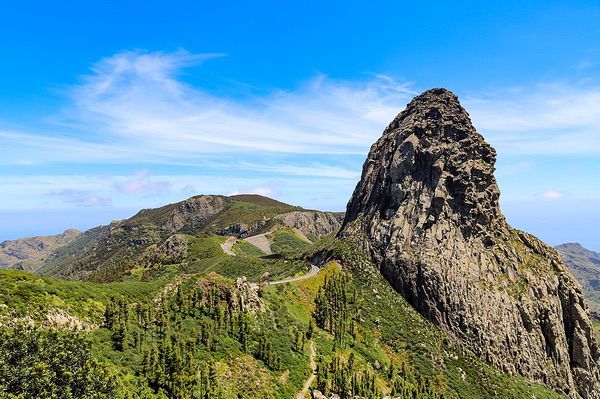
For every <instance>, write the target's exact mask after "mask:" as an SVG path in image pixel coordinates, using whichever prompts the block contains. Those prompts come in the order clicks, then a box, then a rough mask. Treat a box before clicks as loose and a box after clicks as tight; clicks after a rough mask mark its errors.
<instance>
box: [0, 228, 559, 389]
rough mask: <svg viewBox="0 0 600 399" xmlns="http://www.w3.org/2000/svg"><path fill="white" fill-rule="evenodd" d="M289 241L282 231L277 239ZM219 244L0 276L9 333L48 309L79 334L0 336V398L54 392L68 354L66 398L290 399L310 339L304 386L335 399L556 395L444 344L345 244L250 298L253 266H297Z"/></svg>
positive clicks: (333, 245) (330, 246) (285, 270)
mask: <svg viewBox="0 0 600 399" xmlns="http://www.w3.org/2000/svg"><path fill="white" fill-rule="evenodd" d="M288 233H289V232H285V234H282V236H284V237H287V238H289V236H287V235H288ZM287 238H286V239H287ZM223 240H224V238H223V237H214V236H209V237H203V238H198V237H189V244H188V248H187V250H188V251H187V258H186V259H185V260H184V261H183V262H181V263H179V264H173V265H150V266H146V267H142V268H139V269H136V271H135V272H134V273H130V274H129V278H130V281H124V282H119V283H109V284H97V283H89V282H86V283H80V282H66V281H60V280H54V279H48V278H41V277H38V276H35V275H31V274H28V273H23V272H16V271H11V272H0V303H3V304H5V306H1V305H0V323H2V324H5V323H7V322H9V323H10V324H11V325H13V322H12V321H11V320H13V319H15V318H17V319H18V320H22V321H23V322H25V321H27V317H26V316H29V315H32V316H33V320H35V321H36V322H37V325H38V326H40V325H42V324H43V323H46V324H47V321H48V318H47V316H48V314H51V313H52V311H53V310H55V309H59V310H61V311H64V312H66V313H67V314H69V315H73V316H76V317H77V318H78V319H79V320H80V321H81V323H82V325H83V326H84V327H87V328H89V329H90V331H89V332H80V333H74V332H69V331H67V330H65V329H64V327H65V326H63V329H61V330H56V329H53V328H48V327H44V328H43V329H39V327H38V328H36V329H30V330H27V331H29V332H27V333H23V330H22V329H20V328H21V327H18V324H17V325H16V326H14V327H4V328H3V329H2V331H3V332H2V334H3V335H2V336H1V337H0V338H3V339H2V342H0V346H1V347H0V349H3V351H2V354H0V358H2V359H3V360H1V361H0V367H5V369H10V370H12V371H11V372H12V373H13V374H7V375H9V377H5V379H4V380H2V379H0V391H3V390H4V391H6V392H10V393H11V395H13V396H8V397H9V398H16V397H36V396H35V394H32V392H34V391H32V390H31V389H37V390H38V391H35V392H39V390H40V389H45V390H46V391H47V392H50V394H49V395H51V393H52V392H56V390H57V389H59V388H58V387H60V384H61V383H62V382H59V381H62V378H63V377H61V374H60V373H61V371H60V365H61V364H62V362H63V360H64V355H63V354H64V353H68V354H70V355H68V356H69V358H70V359H71V358H72V359H71V361H73V362H75V363H77V364H75V365H70V364H69V363H67V365H66V366H65V367H70V368H69V369H70V370H72V374H71V375H70V376H69V378H70V379H67V380H66V381H69V382H68V385H67V386H68V388H67V391H65V392H68V390H69V389H71V388H69V387H70V386H73V387H76V386H78V384H81V381H88V380H89V379H90V378H92V376H96V377H95V378H96V379H95V380H93V381H92V382H90V386H92V387H95V388H94V391H95V392H94V393H93V394H94V395H96V396H85V394H82V395H81V396H78V397H82V398H87V397H90V398H98V399H104V398H118V399H125V398H127V399H141V398H147V399H165V398H176V399H193V398H227V399H230V398H232V399H233V398H240V397H243V398H292V397H295V395H296V393H297V392H299V391H300V390H301V387H302V386H303V384H304V382H305V381H306V379H307V378H308V377H309V376H310V375H311V369H310V361H309V356H310V346H311V344H314V346H315V347H316V353H317V357H316V363H317V376H316V380H315V382H314V385H313V387H314V388H317V389H319V390H321V391H322V392H323V393H324V394H326V395H329V394H331V393H336V394H338V395H340V397H341V398H344V399H346V398H354V397H355V396H360V397H363V398H381V397H383V396H386V395H389V396H391V397H401V398H417V397H418V398H426V399H427V398H435V399H440V398H482V397H486V398H488V397H489V398H493V397H496V398H531V397H536V398H559V397H561V396H560V395H558V394H556V393H554V392H552V391H550V390H548V389H546V388H543V387H541V386H538V385H532V384H528V383H527V382H526V381H524V380H523V379H520V378H515V377H510V376H507V375H505V374H503V373H500V372H498V371H497V370H495V369H493V368H492V367H490V366H488V365H487V364H486V363H484V362H483V361H481V360H479V359H477V358H475V357H474V356H473V355H471V354H469V353H467V352H464V351H462V350H460V348H459V347H457V346H455V345H453V343H452V340H451V339H450V338H449V337H448V336H446V335H445V334H444V333H443V332H441V331H440V330H439V329H437V328H436V327H435V326H433V325H432V324H431V323H429V322H427V321H426V320H425V319H423V318H422V317H421V316H420V315H419V314H418V313H417V312H416V311H414V310H413V308H412V307H410V306H409V305H408V303H406V301H405V300H404V299H403V298H402V297H401V296H400V295H398V294H397V293H396V292H395V291H394V290H393V289H392V288H391V286H390V285H389V284H388V283H387V282H386V281H385V280H384V279H383V277H382V276H381V275H380V274H379V272H378V270H377V268H376V267H375V266H374V265H373V264H372V263H371V262H370V260H369V259H368V258H367V257H366V256H365V255H364V254H363V253H362V252H361V251H359V250H358V249H357V248H356V247H355V246H354V245H353V244H351V243H349V242H347V241H336V240H333V239H329V240H322V241H321V242H320V243H319V244H318V245H319V248H318V249H319V251H320V253H321V255H322V256H323V257H326V258H329V259H334V260H335V261H332V262H329V263H328V264H327V265H326V266H325V267H323V269H322V271H321V272H320V273H319V274H318V275H316V276H314V277H312V278H310V279H307V280H301V281H298V282H294V283H289V284H283V285H278V286H265V287H262V288H261V290H260V293H259V296H258V297H253V298H254V299H252V297H251V296H250V294H249V293H248V292H246V291H245V289H244V288H238V287H237V286H236V283H235V282H234V280H233V278H235V277H237V276H239V275H246V276H252V278H251V279H250V280H251V281H256V280H254V279H260V277H261V276H262V274H264V272H265V271H269V272H272V273H273V275H272V276H276V275H290V274H294V273H297V272H302V271H305V270H306V269H307V267H308V262H305V261H303V260H299V259H292V258H284V259H261V258H257V257H254V256H250V255H244V256H228V255H225V254H223V251H222V249H221V248H220V244H221V243H222V242H223ZM306 244H308V243H306ZM309 250H310V247H305V249H304V251H305V252H307V251H309ZM135 276H139V279H141V280H142V281H134V277H135ZM271 278H273V279H274V278H275V277H269V279H271ZM58 325H59V326H60V324H58ZM20 340H21V341H23V342H29V343H25V344H22V343H21V344H20V343H19V342H21V341H20ZM38 341H39V342H40V346H39V349H37V350H33V351H29V350H28V351H27V354H26V355H23V349H22V348H24V347H26V346H27V345H31V343H32V342H38ZM53 342H56V343H57V345H56V347H54V346H53V345H54V344H53ZM58 343H60V344H58ZM2 345H4V346H2ZM12 348H16V349H15V350H14V351H13V349H12ZM19 348H21V349H19ZM81 352H85V354H82V353H81ZM41 353H45V354H46V357H45V358H42V357H41ZM73 354H75V355H76V356H72V355H73ZM2 356H4V357H2ZM86 356H87V357H86ZM79 359H84V360H79ZM21 361H22V362H23V363H22V364H23V369H24V370H27V372H28V373H33V374H32V375H38V374H35V372H36V370H33V369H31V368H32V367H33V368H35V367H36V366H35V365H36V364H39V363H41V364H46V365H45V366H43V369H44V370H52V371H44V373H46V374H44V375H45V376H47V377H44V378H42V379H37V380H35V381H31V382H28V381H27V380H26V379H25V378H24V377H22V376H23V375H26V374H18V372H17V371H18V370H19V369H20V367H21V366H19V365H20V364H21V363H19V362H21ZM2 362H4V363H2ZM0 370H3V369H2V368H0ZM8 378H9V379H10V381H9V380H8ZM11 381H17V383H14V382H11ZM19 381H20V382H19ZM28 383H30V385H31V387H33V388H30V386H29V385H27V384H28ZM9 384H10V387H12V388H10V389H11V390H10V391H8V390H7V388H6V387H7V386H9ZM94 384H95V385H94ZM40 387H41V388H40ZM73 389H76V388H73ZM91 394H92V393H91ZM18 395H21V396H18ZM37 397H41V398H45V397H52V396H37ZM55 397H56V396H55ZM58 397H61V398H62V397H67V398H68V397H69V396H60V395H58ZM73 397H75V396H73Z"/></svg>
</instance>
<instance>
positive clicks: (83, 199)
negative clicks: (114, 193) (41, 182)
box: [50, 189, 112, 207]
mask: <svg viewBox="0 0 600 399" xmlns="http://www.w3.org/2000/svg"><path fill="white" fill-rule="evenodd" d="M50 195H55V196H58V197H61V198H62V200H63V201H64V202H65V203H67V204H74V205H77V206H86V207H91V206H107V205H110V204H111V202H112V201H111V199H110V198H109V197H102V196H99V195H95V194H93V193H92V192H90V191H81V190H72V189H67V190H61V191H58V192H53V193H50Z"/></svg>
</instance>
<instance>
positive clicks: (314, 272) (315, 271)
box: [267, 265, 321, 285]
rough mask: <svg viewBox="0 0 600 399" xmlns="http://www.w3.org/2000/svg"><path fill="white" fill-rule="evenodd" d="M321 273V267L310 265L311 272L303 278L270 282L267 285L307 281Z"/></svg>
mask: <svg viewBox="0 0 600 399" xmlns="http://www.w3.org/2000/svg"><path fill="white" fill-rule="evenodd" d="M320 271H321V269H319V266H316V265H310V272H308V273H306V274H305V275H303V276H299V277H290V278H286V279H284V280H278V281H269V282H268V283H267V285H277V284H285V283H291V282H293V281H300V280H306V279H307V278H311V277H312V276H316V275H317V274H318V273H319V272H320Z"/></svg>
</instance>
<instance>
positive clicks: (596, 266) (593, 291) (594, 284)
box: [555, 243, 600, 320]
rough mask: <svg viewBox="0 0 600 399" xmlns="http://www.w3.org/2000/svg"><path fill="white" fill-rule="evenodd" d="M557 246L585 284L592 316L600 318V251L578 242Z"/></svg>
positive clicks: (584, 292) (575, 274)
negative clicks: (585, 246) (592, 249)
mask: <svg viewBox="0 0 600 399" xmlns="http://www.w3.org/2000/svg"><path fill="white" fill-rule="evenodd" d="M555 248H556V250H557V251H558V252H559V253H560V256H561V257H562V259H563V261H564V262H565V264H566V265H567V266H569V268H570V269H571V272H573V275H574V276H575V278H576V279H577V281H579V282H580V283H581V285H582V286H583V294H584V295H585V298H586V299H587V301H588V304H589V306H590V310H591V311H592V316H594V317H595V318H596V319H598V320H600V253H598V252H594V251H590V250H589V249H585V248H584V247H582V246H581V244H577V243H569V244H562V245H558V246H557V247H555Z"/></svg>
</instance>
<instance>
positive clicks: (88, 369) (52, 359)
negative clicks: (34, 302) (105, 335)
mask: <svg viewBox="0 0 600 399" xmlns="http://www.w3.org/2000/svg"><path fill="white" fill-rule="evenodd" d="M90 347H91V344H90V341H89V339H88V338H87V337H85V336H84V335H83V334H76V333H72V332H69V331H64V330H54V329H50V330H42V329H32V328H29V327H25V326H23V325H18V326H16V327H14V328H7V327H2V328H0V395H1V397H2V398H7V399H17V398H23V399H24V398H36V399H54V398H61V399H104V398H113V397H115V396H116V395H117V385H116V384H115V381H114V379H113V376H112V375H111V373H110V372H109V370H108V368H107V367H106V366H105V365H103V364H100V363H99V362H98V361H97V360H96V359H94V358H92V357H91V354H90Z"/></svg>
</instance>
